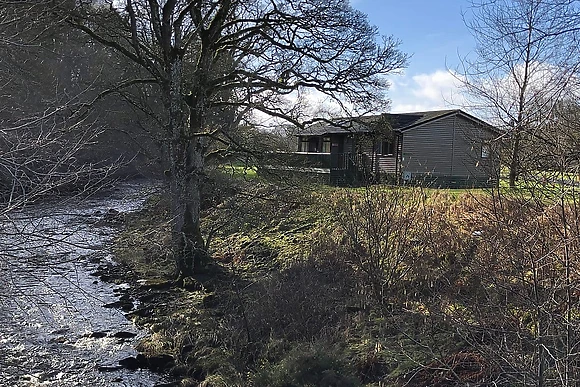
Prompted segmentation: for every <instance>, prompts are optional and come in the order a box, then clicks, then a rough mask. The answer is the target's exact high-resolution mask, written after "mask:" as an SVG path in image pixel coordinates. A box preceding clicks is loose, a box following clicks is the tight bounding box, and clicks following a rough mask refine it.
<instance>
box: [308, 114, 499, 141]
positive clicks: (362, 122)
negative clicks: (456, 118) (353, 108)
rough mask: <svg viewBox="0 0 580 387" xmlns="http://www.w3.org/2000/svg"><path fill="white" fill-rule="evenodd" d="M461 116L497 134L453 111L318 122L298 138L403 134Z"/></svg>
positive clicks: (475, 119)
mask: <svg viewBox="0 0 580 387" xmlns="http://www.w3.org/2000/svg"><path fill="white" fill-rule="evenodd" d="M454 114H458V115H462V116H464V117H466V118H467V119H470V120H472V121H475V122H477V123H478V124H481V125H483V126H485V127H486V128H488V129H489V130H491V131H494V132H498V130H497V129H496V128H494V127H493V126H491V125H489V124H488V123H486V122H485V121H482V120H480V119H479V118H477V117H474V116H472V115H470V114H468V113H465V112H464V111H462V110H459V109H453V110H433V111H425V112H411V113H396V114H391V113H384V114H379V115H373V116H361V117H357V118H340V119H337V120H336V121H334V122H319V123H316V124H313V125H311V126H309V127H308V128H305V129H304V130H303V131H301V132H299V133H298V135H299V136H323V135H327V134H350V133H370V132H373V131H374V130H375V129H376V128H377V126H379V125H380V126H381V127H385V126H386V127H390V129H392V130H393V131H397V132H405V131H407V130H409V129H412V128H414V127H417V126H420V125H423V124H425V123H427V122H430V121H434V120H437V119H440V118H443V117H446V116H450V115H454Z"/></svg>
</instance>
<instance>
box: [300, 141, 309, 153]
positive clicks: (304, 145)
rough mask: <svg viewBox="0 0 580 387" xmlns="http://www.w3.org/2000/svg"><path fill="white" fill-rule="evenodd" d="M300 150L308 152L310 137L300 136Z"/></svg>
mask: <svg viewBox="0 0 580 387" xmlns="http://www.w3.org/2000/svg"><path fill="white" fill-rule="evenodd" d="M298 152H308V137H300V144H299V145H298Z"/></svg>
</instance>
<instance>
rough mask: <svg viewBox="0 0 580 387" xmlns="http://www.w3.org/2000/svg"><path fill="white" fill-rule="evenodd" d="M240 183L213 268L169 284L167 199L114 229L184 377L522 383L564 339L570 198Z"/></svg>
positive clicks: (164, 348)
mask: <svg viewBox="0 0 580 387" xmlns="http://www.w3.org/2000/svg"><path fill="white" fill-rule="evenodd" d="M228 187H229V188H228V189H221V190H220V192H219V193H218V194H216V196H215V197H214V198H213V200H211V201H208V203H207V204H206V208H205V212H204V215H205V217H204V223H203V228H204V230H205V232H206V234H207V236H208V237H209V238H211V254H212V257H213V261H212V262H211V263H210V264H209V265H208V267H207V269H206V271H205V272H204V273H200V274H198V275H196V276H195V277H192V278H185V279H184V280H182V281H180V282H179V283H175V282H172V281H173V277H172V275H173V270H174V266H173V262H172V261H171V259H170V258H169V254H168V250H167V248H168V242H169V225H168V212H167V203H165V202H164V200H163V199H161V198H152V199H150V201H149V204H148V206H147V208H146V209H145V210H144V211H142V212H141V213H139V214H137V215H135V216H132V217H130V218H129V219H128V224H127V227H128V228H127V231H126V232H124V233H123V234H122V235H121V236H120V237H119V238H118V240H117V257H118V259H119V260H121V261H123V262H124V263H126V264H127V265H129V266H130V267H131V268H132V271H133V272H134V273H136V278H138V279H140V280H141V281H140V283H141V284H142V288H141V293H142V297H141V299H142V301H143V307H142V309H141V310H139V311H137V312H136V313H134V318H135V320H136V321H137V322H138V323H140V324H143V325H145V326H147V327H149V329H150V330H151V332H152V334H151V335H150V336H149V337H148V338H147V339H145V340H144V341H143V342H142V343H141V344H140V348H139V349H140V350H141V351H143V352H144V353H146V354H149V355H159V354H165V355H170V356H171V357H173V358H174V359H175V365H174V367H173V368H172V370H171V372H172V373H173V374H174V375H175V376H176V377H177V378H179V379H181V380H182V385H194V386H197V385H203V386H386V385H389V386H390V385H394V386H396V385H407V386H450V385H465V384H466V383H473V384H486V383H492V382H494V383H497V384H498V385H514V384H518V383H519V382H520V381H521V380H523V379H525V378H526V377H528V378H533V377H535V376H534V375H537V373H536V368H535V367H536V365H537V359H538V356H540V355H541V354H540V353H538V352H537V351H536V349H535V348H537V347H536V346H535V343H537V341H538V340H539V339H543V338H545V337H547V336H550V338H551V340H552V342H551V343H552V344H553V345H554V346H558V348H560V347H561V345H560V344H558V343H556V341H557V340H556V337H557V335H558V334H561V333H557V332H558V329H557V328H558V327H557V326H556V325H555V324H553V325H552V326H550V327H546V326H541V324H540V323H539V322H541V321H543V320H542V316H539V315H538V314H537V311H538V310H539V309H538V305H539V303H542V304H541V305H542V308H543V309H542V310H543V311H545V312H546V313H547V311H548V310H549V312H550V313H551V314H550V316H551V318H553V319H555V318H556V314H557V313H560V316H561V315H562V313H564V312H561V311H560V310H561V309H562V303H561V302H560V301H558V302H557V303H555V306H554V308H553V309H548V307H547V305H548V304H549V303H550V300H552V299H554V300H555V299H556V298H554V297H556V296H555V295H557V294H562V291H564V294H565V290H562V288H561V287H558V286H559V285H558V284H557V283H556V278H561V276H562V275H564V274H565V273H566V270H568V275H569V273H570V271H571V270H572V269H574V270H575V266H574V268H572V265H571V263H570V262H568V263H567V266H566V265H563V261H562V259H561V257H562V255H559V254H560V253H562V254H563V252H564V250H563V249H562V246H561V244H559V243H560V240H559V239H558V238H559V234H558V230H559V228H558V224H557V217H556V215H557V209H553V208H552V209H550V207H548V206H538V204H537V203H535V204H533V203H532V204H530V203H529V201H528V202H525V203H524V202H520V201H518V199H513V198H506V199H501V201H497V199H496V198H493V197H491V196H489V195H487V194H485V193H483V192H477V193H475V194H473V193H468V192H463V193H460V192H451V193H449V192H446V191H436V190H430V191H425V190H421V189H394V188H387V187H371V188H368V189H364V188H363V189H338V188H329V187H318V188H316V189H310V190H306V189H298V188H290V187H285V188H281V187H274V186H271V185H266V184H262V183H260V182H259V181H256V180H251V181H247V180H244V181H238V182H235V183H232V185H231V186H228ZM552 210H555V211H556V212H555V213H550V211H552ZM569 210H570V209H569V208H568V209H564V212H566V211H569ZM552 216H554V217H552ZM550 219H556V222H555V223H556V224H555V223H554V222H550ZM532 237H534V238H536V239H538V238H540V239H541V242H542V243H539V244H536V243H531V242H530V241H532V240H534V239H533V238H532ZM526 238H527V239H526ZM526 241H527V242H526ZM544 249H548V250H549V251H551V252H552V255H553V257H552V258H553V259H552V258H550V259H552V260H549V259H548V258H546V257H547V255H546V251H548V250H546V251H544ZM568 252H569V251H568ZM540 259H541V260H542V264H543V266H542V267H541V269H540V268H538V265H536V264H535V263H537V261H538V260H540ZM574 265H575V263H574ZM569 278H571V277H569ZM550 281H551V282H550ZM549 284H551V286H552V288H550V289H554V290H550V291H549V292H548V288H549V287H548V285H549ZM553 285H558V286H555V287H554V286H553ZM534 289H535V290H536V294H540V293H541V299H539V298H536V299H533V297H531V296H530V294H533V291H534ZM539 290H541V292H539ZM558 292H559V293H558ZM565 306H566V307H567V308H568V309H567V312H568V313H572V312H573V313H576V311H577V310H580V309H577V305H576V299H572V298H569V299H568V301H567V304H565ZM558 308H560V309H558ZM565 310H566V309H565ZM538 327H539V329H540V330H538ZM558 337H559V336H558ZM558 340H560V339H559V338H558ZM508 344H509V345H508ZM558 359H560V358H558ZM562 359H564V357H562ZM558 361H560V360H558ZM555 369H556V368H553V370H555ZM551 372H552V371H551ZM555 372H556V371H553V373H552V374H550V377H555V376H557V375H555ZM546 377H548V372H547V373H546ZM530 380H531V379H530Z"/></svg>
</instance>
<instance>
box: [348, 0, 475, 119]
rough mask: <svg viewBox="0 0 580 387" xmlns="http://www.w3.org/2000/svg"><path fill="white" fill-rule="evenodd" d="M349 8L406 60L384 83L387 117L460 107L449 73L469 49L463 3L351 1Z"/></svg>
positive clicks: (460, 0) (457, 0) (466, 10)
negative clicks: (395, 43)
mask: <svg viewBox="0 0 580 387" xmlns="http://www.w3.org/2000/svg"><path fill="white" fill-rule="evenodd" d="M351 5H352V6H353V7H354V8H356V9H358V10H360V11H362V12H364V13H366V14H367V16H368V18H369V21H370V23H371V24H373V25H375V26H377V27H378V28H379V31H380V33H381V35H392V36H393V37H394V38H396V39H398V40H400V41H401V45H400V49H401V51H403V52H405V53H407V54H409V55H411V58H410V60H409V66H408V67H407V68H406V69H405V71H404V72H403V73H402V74H401V75H396V76H393V77H391V78H390V79H391V88H390V89H389V91H388V92H387V96H388V98H389V99H390V100H391V112H392V113H401V112H410V111H423V110H435V109H445V108H461V104H462V101H463V100H462V98H461V95H460V93H459V90H458V82H457V81H456V80H455V79H454V77H453V75H452V74H451V73H450V72H449V70H453V69H455V68H457V66H458V65H459V64H460V60H459V58H460V57H464V56H466V55H468V54H469V53H470V52H472V51H473V50H474V47H475V41H474V39H473V37H472V36H471V34H470V32H469V30H468V28H467V27H466V26H465V22H464V20H463V15H464V14H465V15H466V17H469V14H470V8H469V0H404V1H401V0H351Z"/></svg>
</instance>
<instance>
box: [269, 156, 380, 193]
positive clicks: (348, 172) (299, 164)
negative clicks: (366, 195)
mask: <svg viewBox="0 0 580 387" xmlns="http://www.w3.org/2000/svg"><path fill="white" fill-rule="evenodd" d="M277 158H278V159H279V164H278V165H279V166H284V169H286V170H292V171H297V172H301V173H316V174H324V175H327V178H325V180H326V181H327V182H328V183H329V184H331V185H338V186H353V185H360V184H364V183H366V182H367V181H369V180H371V176H372V173H371V171H372V169H371V162H370V158H369V157H368V155H366V154H363V153H354V152H343V153H322V152H292V153H284V154H280V153H278V154H277Z"/></svg>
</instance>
